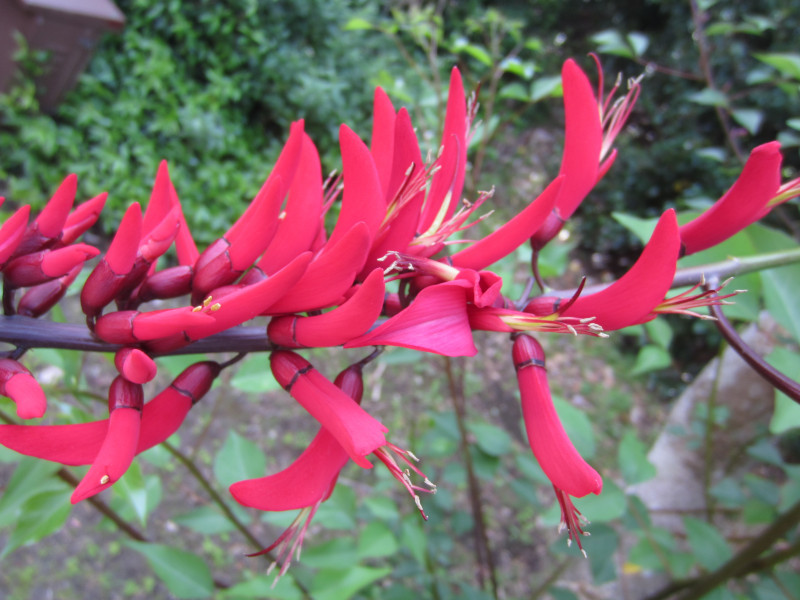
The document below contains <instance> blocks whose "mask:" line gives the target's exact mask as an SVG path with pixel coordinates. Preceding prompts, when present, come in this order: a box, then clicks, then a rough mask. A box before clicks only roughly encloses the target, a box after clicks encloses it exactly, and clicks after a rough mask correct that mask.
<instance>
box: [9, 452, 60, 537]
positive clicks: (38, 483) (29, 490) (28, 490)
mask: <svg viewBox="0 0 800 600" xmlns="http://www.w3.org/2000/svg"><path fill="white" fill-rule="evenodd" d="M60 467H61V465H58V464H56V463H52V462H47V461H44V460H39V459H36V458H31V457H29V456H25V457H23V458H22V459H21V460H20V461H19V464H18V465H17V467H16V469H14V473H13V474H12V475H11V478H10V479H9V480H8V483H7V484H6V486H5V491H4V492H3V497H2V498H0V526H3V525H8V524H10V523H14V522H15V521H16V520H17V517H18V515H19V514H20V511H21V509H22V506H23V505H24V504H25V503H26V502H27V501H28V500H29V499H31V498H33V497H34V496H37V495H39V494H41V493H43V492H48V491H54V490H60V489H64V488H65V487H66V484H65V483H64V482H62V481H60V480H59V479H57V478H56V477H55V476H54V473H55V472H56V471H58V469H59V468H60Z"/></svg>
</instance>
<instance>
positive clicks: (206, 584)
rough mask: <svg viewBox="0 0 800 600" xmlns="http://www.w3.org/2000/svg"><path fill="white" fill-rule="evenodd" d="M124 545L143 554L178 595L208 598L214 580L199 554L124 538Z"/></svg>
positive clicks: (174, 593)
mask: <svg viewBox="0 0 800 600" xmlns="http://www.w3.org/2000/svg"><path fill="white" fill-rule="evenodd" d="M123 544H125V545H126V546H128V547H129V548H131V549H133V550H136V551H137V552H139V553H140V554H142V555H143V556H144V557H145V558H146V559H147V562H148V563H149V564H150V568H151V569H153V571H154V572H155V574H156V575H158V577H159V579H161V581H163V582H164V584H165V585H166V586H167V588H168V589H169V591H170V592H171V593H172V594H173V595H174V596H176V597H178V598H208V597H209V596H211V594H212V593H213V591H214V581H213V579H212V578H211V571H209V569H208V565H206V563H205V562H203V559H201V558H200V557H199V556H197V555H196V554H193V553H191V552H187V551H186V550H181V549H180V548H174V547H172V546H165V545H162V544H145V543H142V542H133V541H124V542H123Z"/></svg>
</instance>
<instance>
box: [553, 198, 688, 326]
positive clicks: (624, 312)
mask: <svg viewBox="0 0 800 600" xmlns="http://www.w3.org/2000/svg"><path fill="white" fill-rule="evenodd" d="M680 245H681V239H680V234H679V233H678V222H677V219H676V217H675V211H674V210H673V209H670V210H668V211H666V212H665V213H664V214H663V215H661V218H660V219H659V221H658V224H657V225H656V228H655V231H653V235H652V237H651V238H650V241H649V242H647V245H646V246H645V247H644V250H643V251H642V254H641V255H640V256H639V258H638V259H637V261H636V263H634V265H633V266H632V267H631V268H630V269H629V270H628V272H627V273H625V275H623V276H622V277H620V278H619V279H618V280H617V281H615V282H614V283H613V284H611V285H610V286H608V287H607V288H605V289H604V290H602V291H599V292H597V293H595V294H591V295H589V296H581V297H579V298H578V299H577V300H575V302H574V303H573V304H572V305H571V306H570V307H569V308H567V310H565V311H564V312H562V313H561V315H562V316H567V317H581V318H588V317H596V321H595V322H596V323H597V324H599V325H601V326H602V327H603V329H604V330H606V331H609V330H613V329H622V328H623V327H628V326H629V325H636V324H638V323H643V322H645V321H648V320H649V319H650V313H651V312H652V310H653V308H655V307H656V306H658V304H659V303H661V302H662V301H663V300H664V296H665V295H666V293H667V290H669V288H670V286H671V285H672V280H673V279H674V277H675V267H676V265H677V261H678V253H679V252H680Z"/></svg>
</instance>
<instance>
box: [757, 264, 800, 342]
mask: <svg viewBox="0 0 800 600" xmlns="http://www.w3.org/2000/svg"><path fill="white" fill-rule="evenodd" d="M761 281H762V282H763V285H764V302H765V303H766V305H767V310H769V312H770V313H771V314H772V316H773V318H774V319H775V320H776V321H778V323H780V324H781V325H782V326H783V327H784V328H786V330H787V331H788V332H789V333H791V334H792V336H793V337H794V339H795V341H798V342H800V302H798V301H797V299H798V298H800V265H789V266H786V267H780V268H778V269H769V270H768V271H762V272H761Z"/></svg>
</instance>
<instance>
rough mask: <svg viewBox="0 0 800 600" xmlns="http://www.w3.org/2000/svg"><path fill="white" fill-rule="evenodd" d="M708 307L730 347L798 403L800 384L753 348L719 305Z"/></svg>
mask: <svg viewBox="0 0 800 600" xmlns="http://www.w3.org/2000/svg"><path fill="white" fill-rule="evenodd" d="M709 285H711V282H709V283H707V284H706V289H708V286H709ZM709 309H710V310H711V316H713V317H716V319H717V320H716V321H715V322H714V324H715V325H716V326H717V329H719V332H720V333H721V334H722V337H724V338H725V340H726V341H727V342H728V344H730V346H731V348H733V349H734V350H735V351H736V353H737V354H738V355H739V356H741V357H742V358H743V359H744V361H745V362H746V363H747V364H748V365H750V366H751V367H752V368H753V370H754V371H755V372H756V373H758V374H759V375H760V376H761V377H762V378H764V379H765V380H766V381H767V383H769V384H770V385H771V386H773V387H774V388H775V389H777V390H779V391H781V392H783V393H784V394H786V395H787V396H788V397H789V398H791V399H792V400H793V401H794V402H797V403H798V404H800V384H798V383H797V382H796V381H794V380H793V379H790V378H789V377H787V376H786V375H785V374H783V373H782V372H780V371H779V370H778V369H776V368H775V367H773V366H772V365H770V364H769V363H768V362H767V361H765V360H764V358H763V357H762V356H761V355H760V354H758V353H757V352H756V351H755V350H753V348H752V347H751V346H750V345H749V344H748V343H747V342H745V341H744V340H743V339H742V338H741V336H740V335H739V333H738V332H737V331H736V329H735V328H734V327H733V325H731V322H730V321H728V319H727V317H726V316H725V314H724V313H723V312H722V310H721V307H719V306H716V305H712V306H709Z"/></svg>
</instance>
